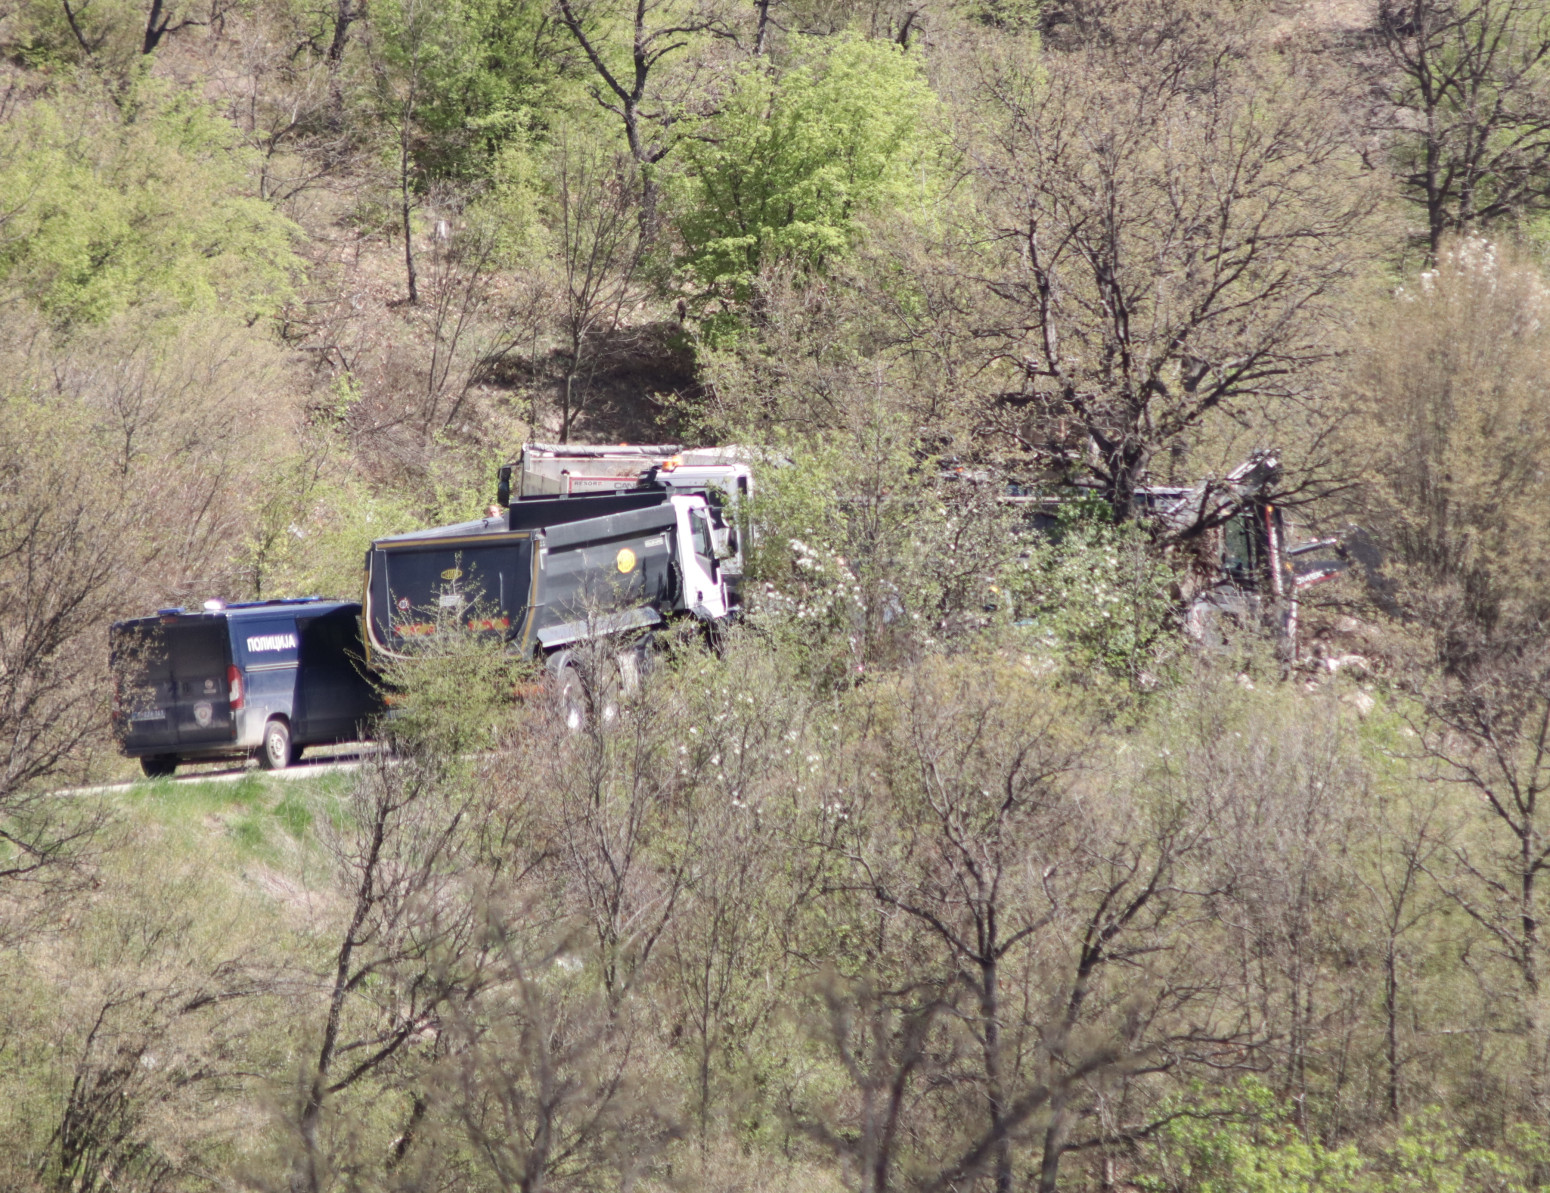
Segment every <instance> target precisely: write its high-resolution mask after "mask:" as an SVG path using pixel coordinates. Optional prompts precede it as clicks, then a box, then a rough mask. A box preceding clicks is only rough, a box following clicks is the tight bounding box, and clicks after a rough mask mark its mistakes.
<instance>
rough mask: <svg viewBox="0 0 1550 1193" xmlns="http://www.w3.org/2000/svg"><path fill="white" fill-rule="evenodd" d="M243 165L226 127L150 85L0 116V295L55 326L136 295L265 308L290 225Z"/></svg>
mask: <svg viewBox="0 0 1550 1193" xmlns="http://www.w3.org/2000/svg"><path fill="white" fill-rule="evenodd" d="M247 167H248V158H247V155H246V154H245V152H244V151H243V150H242V149H241V148H240V147H239V144H238V136H237V131H236V129H235V128H233V127H232V126H231V125H230V124H228V123H227V122H226V121H224V120H222V119H220V117H219V116H217V115H216V114H215V113H214V112H212V111H211V110H210V108H209V107H208V106H207V105H205V104H204V103H202V102H200V101H199V100H197V99H195V98H192V97H189V96H180V97H172V96H169V95H166V94H164V93H163V92H161V91H160V90H159V89H158V88H157V87H156V86H155V85H154V84H150V83H146V84H142V85H139V86H137V87H136V88H135V91H134V94H133V95H132V97H131V99H130V100H129V101H126V102H123V103H120V104H113V103H111V102H109V101H108V99H107V98H106V97H105V96H104V95H101V94H94V93H93V92H91V91H90V90H85V89H83V90H80V91H67V92H64V93H62V94H60V95H58V96H57V97H53V98H45V99H40V100H38V101H36V102H34V103H33V104H31V105H30V106H28V107H26V108H24V109H23V110H22V111H20V112H19V113H17V114H16V115H15V116H14V117H13V118H12V119H10V120H9V121H7V122H6V123H5V124H4V125H3V126H0V295H3V296H6V297H9V298H12V299H16V298H20V299H21V300H23V301H24V302H26V303H27V304H28V305H30V306H33V307H34V308H36V309H38V310H40V311H42V312H43V313H44V314H45V315H46V316H48V317H49V318H50V319H51V320H52V321H54V322H55V323H57V324H61V325H72V324H81V323H96V322H101V321H102V320H104V319H107V318H108V317H110V316H112V315H114V314H116V313H119V312H121V311H124V310H128V309H130V308H133V307H139V306H152V307H158V306H159V307H170V308H172V309H181V310H185V311H186V310H202V311H215V310H224V311H225V312H226V313H228V314H232V315H236V316H238V317H241V318H244V319H246V320H248V321H250V322H251V321H253V320H256V319H258V318H260V317H262V316H264V315H267V314H270V313H271V312H273V311H274V310H275V309H276V308H277V307H278V305H279V303H280V302H281V301H282V300H283V299H284V298H285V297H286V296H287V295H288V294H289V293H290V291H291V286H292V280H293V277H294V275H295V272H296V269H297V267H298V264H299V260H298V258H297V256H296V254H295V247H296V236H297V229H296V227H295V225H294V224H292V223H291V221H290V220H288V219H287V218H286V217H285V216H283V215H282V214H281V213H280V212H278V211H276V210H275V209H274V208H273V207H271V206H270V205H269V204H267V203H265V202H264V201H263V200H261V199H258V198H256V197H254V196H253V195H251V194H250V193H248V184H249V174H248V168H247Z"/></svg>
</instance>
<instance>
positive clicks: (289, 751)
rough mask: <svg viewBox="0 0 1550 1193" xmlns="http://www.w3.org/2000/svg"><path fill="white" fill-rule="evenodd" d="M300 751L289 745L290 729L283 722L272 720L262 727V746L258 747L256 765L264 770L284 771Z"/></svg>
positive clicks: (299, 755)
mask: <svg viewBox="0 0 1550 1193" xmlns="http://www.w3.org/2000/svg"><path fill="white" fill-rule="evenodd" d="M299 757H301V751H300V750H298V749H296V748H295V747H294V746H292V745H291V727H290V726H289V725H287V724H286V723H285V722H284V721H281V720H278V719H277V720H273V721H270V722H269V724H267V725H265V726H264V744H263V745H261V746H259V747H258V765H259V766H261V767H263V768H264V769H265V770H284V769H285V768H286V767H288V766H289V765H290V764H291V763H293V762H295V761H296V759H298V758H299Z"/></svg>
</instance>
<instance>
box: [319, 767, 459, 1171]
mask: <svg viewBox="0 0 1550 1193" xmlns="http://www.w3.org/2000/svg"><path fill="white" fill-rule="evenodd" d="M471 802H472V801H471V800H470V798H469V797H468V796H467V795H465V794H461V793H460V792H459V791H458V789H457V787H456V786H455V785H454V784H451V783H449V782H447V780H446V777H445V775H444V774H443V773H440V771H439V768H437V767H434V766H426V765H424V763H423V761H421V762H420V763H419V764H416V763H415V762H413V761H411V762H409V763H408V764H406V765H403V766H393V765H389V764H388V762H387V761H386V760H383V761H380V762H378V763H376V764H375V765H373V766H370V767H367V768H365V769H364V770H363V771H362V772H361V775H360V778H359V781H358V782H357V783H356V784H355V786H354V788H353V790H352V792H351V795H350V801H349V807H348V809H347V811H346V819H345V822H344V825H343V826H342V828H341V831H340V832H339V834H338V836H337V837H336V838H335V839H334V841H333V842H332V845H333V852H334V855H335V858H336V860H337V862H338V865H339V870H340V878H341V880H342V882H343V884H344V885H345V886H346V889H347V890H348V891H349V903H348V910H347V913H346V914H347V922H346V923H345V924H344V926H343V930H342V932H341V933H340V935H339V938H338V944H337V947H336V948H335V951H334V955H333V969H332V973H331V974H329V975H328V976H327V977H326V979H325V981H324V984H323V985H324V990H325V991H326V995H327V1001H326V1011H325V1014H324V1016H323V1022H322V1024H321V1031H320V1035H319V1038H318V1042H317V1049H316V1054H315V1057H314V1059H313V1060H312V1061H311V1063H310V1064H309V1065H308V1066H307V1069H306V1071H305V1074H304V1077H303V1088H302V1089H301V1090H300V1091H299V1092H300V1104H299V1106H298V1107H297V1111H296V1121H295V1129H296V1138H297V1144H298V1146H297V1148H296V1151H295V1154H294V1157H293V1163H292V1168H291V1173H290V1187H291V1189H292V1190H296V1191H305V1193H318V1190H320V1189H323V1188H325V1187H327V1185H328V1183H329V1181H330V1179H331V1177H330V1172H331V1164H332V1158H331V1157H330V1156H329V1154H328V1152H327V1149H326V1147H325V1145H324V1138H323V1134H322V1130H321V1128H322V1126H323V1119H324V1114H325V1111H326V1110H327V1108H328V1106H329V1104H330V1102H331V1100H332V1099H334V1098H336V1097H337V1096H338V1095H339V1094H341V1093H343V1092H344V1091H345V1090H348V1089H349V1088H350V1087H351V1086H353V1085H355V1084H356V1083H357V1082H358V1081H360V1080H361V1079H362V1078H365V1077H368V1076H370V1075H372V1074H375V1073H377V1072H379V1071H380V1070H382V1069H383V1068H384V1067H385V1066H390V1065H392V1064H395V1063H399V1062H401V1061H402V1060H403V1059H404V1058H405V1057H406V1056H407V1055H409V1054H411V1053H413V1052H414V1051H415V1050H416V1048H417V1047H423V1044H424V1042H425V1040H426V1039H427V1038H428V1037H429V1038H434V1037H435V1036H436V1034H437V1029H438V1025H439V1023H440V1019H441V1016H442V1015H443V1014H444V1012H445V1008H446V1005H447V1003H448V1000H449V999H451V998H453V997H454V996H463V997H466V996H467V993H468V991H469V988H470V986H471V985H476V984H477V982H478V972H479V968H480V960H481V951H480V948H479V938H478V932H477V929H478V916H477V915H476V914H475V909H476V907H477V902H478V900H477V898H476V895H475V892H474V891H472V890H470V887H469V882H470V871H471V867H470V865H469V856H468V855H469V851H470V850H471V848H472V846H473V841H474V839H475V834H474V833H472V832H471V825H470V820H471V816H470V811H471ZM356 1004H361V1005H362V1010H361V1011H360V1012H357V1013H354V1014H351V1013H349V1012H350V1011H351V1009H352V1008H353V1007H354V1006H355V1005H356ZM416 1105H417V1106H418V1102H417V1103H416ZM419 1113H421V1111H419V1110H416V1111H413V1112H412V1117H416V1118H417V1117H418V1114H419ZM411 1126H412V1124H411ZM406 1130H410V1128H406ZM400 1159H401V1156H400Z"/></svg>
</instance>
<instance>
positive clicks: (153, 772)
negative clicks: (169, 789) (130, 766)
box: [140, 754, 178, 779]
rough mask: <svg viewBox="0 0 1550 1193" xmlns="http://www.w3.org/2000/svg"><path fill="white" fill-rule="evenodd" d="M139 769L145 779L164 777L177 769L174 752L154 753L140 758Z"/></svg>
mask: <svg viewBox="0 0 1550 1193" xmlns="http://www.w3.org/2000/svg"><path fill="white" fill-rule="evenodd" d="M140 769H141V770H143V771H144V772H145V777H146V778H147V779H165V778H167V777H168V776H169V775H171V774H172V773H173V772H175V771H176V770H177V769H178V759H177V756H176V755H175V754H156V755H153V756H151V757H149V758H142V759H140Z"/></svg>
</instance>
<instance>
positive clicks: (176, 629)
mask: <svg viewBox="0 0 1550 1193" xmlns="http://www.w3.org/2000/svg"><path fill="white" fill-rule="evenodd" d="M162 636H163V639H164V640H165V641H166V643H167V659H168V662H169V663H170V664H171V676H170V677H169V678H170V680H171V683H172V687H173V690H174V691H175V692H176V697H175V699H174V701H173V704H172V713H173V717H172V720H173V724H174V726H175V727H176V730H177V745H178V749H179V751H184V750H198V749H208V748H209V747H211V746H219V745H223V744H225V743H227V742H230V741H232V740H233V739H234V738H235V737H236V726H235V725H234V724H233V723H232V717H231V699H230V686H229V681H228V678H227V668H228V667H229V666H230V665H231V642H230V640H229V639H228V637H227V633H226V619H225V618H223V617H210V618H205V617H197V618H188V619H187V620H179V621H176V622H174V623H173V624H171V625H167V626H163V627H162Z"/></svg>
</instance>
